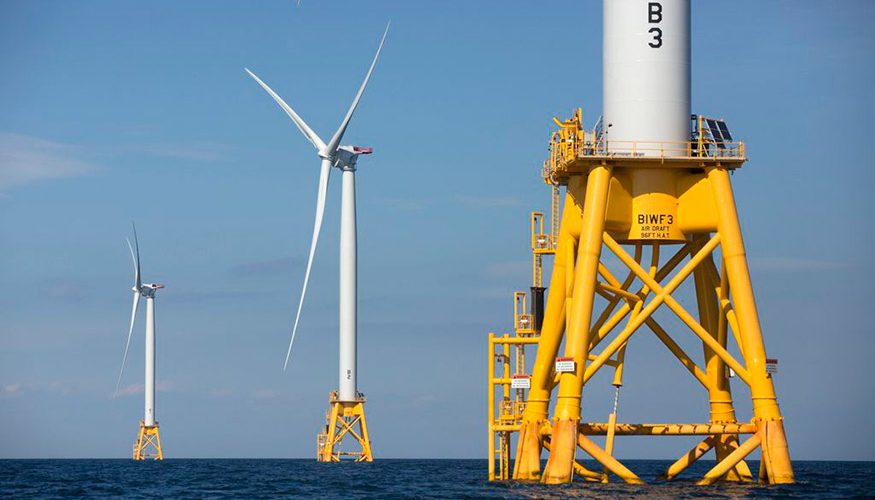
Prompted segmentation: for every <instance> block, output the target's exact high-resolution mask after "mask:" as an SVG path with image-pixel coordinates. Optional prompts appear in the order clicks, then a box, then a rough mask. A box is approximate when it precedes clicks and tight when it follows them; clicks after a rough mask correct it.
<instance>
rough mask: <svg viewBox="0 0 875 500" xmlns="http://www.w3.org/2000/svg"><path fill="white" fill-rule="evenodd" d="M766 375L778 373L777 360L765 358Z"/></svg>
mask: <svg viewBox="0 0 875 500" xmlns="http://www.w3.org/2000/svg"><path fill="white" fill-rule="evenodd" d="M766 373H770V374H772V375H775V374H777V373H778V360H777V359H774V358H766Z"/></svg>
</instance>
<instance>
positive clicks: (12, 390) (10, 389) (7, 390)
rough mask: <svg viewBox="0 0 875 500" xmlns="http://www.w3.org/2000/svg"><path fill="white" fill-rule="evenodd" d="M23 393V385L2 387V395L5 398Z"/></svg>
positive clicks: (0, 389) (0, 388) (0, 390)
mask: <svg viewBox="0 0 875 500" xmlns="http://www.w3.org/2000/svg"><path fill="white" fill-rule="evenodd" d="M21 392H22V391H21V384H6V385H4V386H2V387H0V394H2V395H4V396H18V395H20V394H21Z"/></svg>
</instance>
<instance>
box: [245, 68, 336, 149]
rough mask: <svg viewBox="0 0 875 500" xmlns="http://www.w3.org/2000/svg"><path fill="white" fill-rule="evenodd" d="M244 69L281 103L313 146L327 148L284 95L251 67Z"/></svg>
mask: <svg viewBox="0 0 875 500" xmlns="http://www.w3.org/2000/svg"><path fill="white" fill-rule="evenodd" d="M243 69H245V70H246V72H247V73H249V76H251V77H252V78H254V79H255V81H256V82H258V84H259V85H261V88H263V89H264V90H265V91H266V92H267V93H268V94H270V96H271V97H273V100H274V101H276V103H277V104H279V105H280V107H281V108H282V109H283V111H285V112H286V114H287V115H289V118H291V119H292V121H293V122H295V126H296V127H298V130H300V131H301V133H302V134H304V137H306V138H307V140H308V141H310V142H311V143H312V144H313V147H315V148H316V149H317V150H319V151H321V150H322V149H324V148H325V142H323V141H322V139H320V138H319V136H318V135H317V134H316V132H313V129H311V128H310V126H309V125H307V123H306V122H305V121H304V119H303V118H301V117H300V116H298V113H295V110H294V109H292V107H291V106H289V105H288V104H286V102H285V101H283V99H282V97H280V96H279V95H277V93H276V92H274V91H273V89H271V88H270V87H268V86H267V84H266V83H264V82H263V81H261V78H258V77H257V76H256V75H255V73H253V72H251V71H249V68H243Z"/></svg>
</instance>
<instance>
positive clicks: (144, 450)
mask: <svg viewBox="0 0 875 500" xmlns="http://www.w3.org/2000/svg"><path fill="white" fill-rule="evenodd" d="M131 226H133V230H134V244H133V246H132V245H131V240H130V239H128V240H127V242H128V250H130V252H131V260H132V261H133V263H134V286H133V287H132V288H131V290H132V291H133V293H134V303H133V306H132V307H131V324H130V327H129V328H128V340H127V342H126V343H125V354H124V357H122V368H121V370H120V371H119V374H118V380H117V381H116V384H115V394H116V395H117V394H118V388H119V384H121V381H122V374H123V373H124V372H125V362H126V361H127V359H128V348H129V347H130V346H131V336H132V335H133V333H134V323H135V322H136V319H137V309H138V307H139V305H140V297H145V298H146V384H145V391H144V392H145V411H144V416H143V420H141V421H140V432H139V433H138V434H137V441H136V442H135V443H134V454H133V455H134V456H133V458H134V460H146V459H155V460H163V459H164V454H163V452H162V451H161V437H160V436H159V435H158V421H157V420H155V293H156V292H157V291H158V290H160V289H162V288H164V285H162V284H160V283H143V282H142V280H141V276H140V243H139V241H138V240H137V227H136V226H134V225H133V224H131Z"/></svg>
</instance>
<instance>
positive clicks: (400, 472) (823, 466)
mask: <svg viewBox="0 0 875 500" xmlns="http://www.w3.org/2000/svg"><path fill="white" fill-rule="evenodd" d="M624 463H626V464H627V465H628V466H629V468H630V469H632V470H633V471H635V472H636V473H637V474H639V475H640V476H641V477H642V479H645V480H647V481H653V480H654V479H655V478H656V477H657V476H658V475H659V474H660V472H662V470H663V469H664V468H665V467H666V466H667V465H668V464H669V462H667V461H659V460H629V461H625V462H624ZM710 464H713V462H711V463H710ZM588 465H589V466H590V467H592V468H593V469H595V468H596V465H594V464H592V463H590V464H588ZM750 465H751V468H752V469H753V470H756V467H758V464H756V462H755V461H754V462H751V463H750ZM695 467H696V468H694V469H691V470H690V471H689V472H688V473H687V474H686V475H683V476H681V478H679V479H678V480H675V481H672V482H655V483H653V484H648V485H642V486H630V485H625V484H622V483H611V484H593V483H582V482H581V483H574V484H570V485H561V486H546V485H540V484H520V483H503V482H493V483H490V482H488V481H486V461H485V460H377V461H375V462H374V463H370V464H355V463H340V464H323V463H316V462H315V461H314V460H186V459H175V460H174V459H169V460H165V461H163V462H139V463H136V462H133V461H131V460H0V498H4V499H5V498H15V499H17V498H82V497H124V498H154V497H163V498H245V499H249V498H278V497H281V498H291V497H296V498H320V499H321V498H380V499H383V498H578V497H585V498H616V497H625V498H701V497H716V498H855V497H856V498H861V497H872V496H873V495H875V486H873V481H875V462H812V461H801V462H800V461H797V462H794V468H795V471H796V477H797V480H798V483H796V484H793V485H782V486H761V485H756V484H718V485H715V486H710V487H702V486H696V485H695V481H694V480H695V477H696V475H697V474H698V475H701V474H703V473H704V471H705V470H706V469H707V468H708V467H709V462H704V463H701V464H696V465H695Z"/></svg>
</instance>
